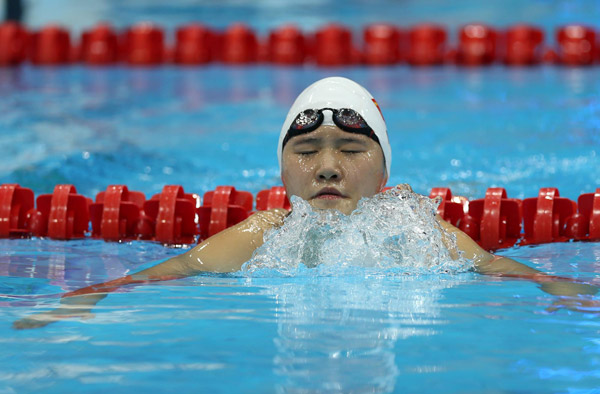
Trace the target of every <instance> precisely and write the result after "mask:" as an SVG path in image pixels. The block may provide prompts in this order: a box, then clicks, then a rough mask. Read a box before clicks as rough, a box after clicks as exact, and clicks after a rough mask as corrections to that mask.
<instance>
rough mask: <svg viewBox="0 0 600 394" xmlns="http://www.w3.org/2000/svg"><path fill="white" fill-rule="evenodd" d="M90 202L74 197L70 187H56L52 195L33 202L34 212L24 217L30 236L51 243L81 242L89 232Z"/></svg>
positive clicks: (43, 195)
mask: <svg viewBox="0 0 600 394" xmlns="http://www.w3.org/2000/svg"><path fill="white" fill-rule="evenodd" d="M91 204H92V200H90V199H89V198H87V197H85V196H82V195H81V194H77V190H76V189H75V186H73V185H56V186H55V187H54V192H53V193H52V194H42V195H40V196H38V197H37V199H36V209H31V210H30V211H29V212H28V214H27V222H28V228H29V230H30V232H31V234H32V235H35V236H38V237H44V236H48V237H50V238H53V239H64V240H67V239H73V238H83V237H85V235H86V232H87V231H88V229H89V206H90V205H91Z"/></svg>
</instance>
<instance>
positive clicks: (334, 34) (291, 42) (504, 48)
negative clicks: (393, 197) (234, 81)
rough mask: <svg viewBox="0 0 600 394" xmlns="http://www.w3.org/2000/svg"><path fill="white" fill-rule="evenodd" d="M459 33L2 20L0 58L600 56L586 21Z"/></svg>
mask: <svg viewBox="0 0 600 394" xmlns="http://www.w3.org/2000/svg"><path fill="white" fill-rule="evenodd" d="M457 33H458V34H457V38H458V40H457V46H456V47H450V46H449V45H448V42H449V36H450V34H449V32H448V30H447V29H446V28H445V27H443V26H440V25H435V24H428V23H423V24H419V25H416V26H412V27H410V28H408V29H405V30H401V29H400V28H399V27H397V26H394V25H391V24H381V23H379V24H372V25H368V26H366V27H365V28H364V29H363V34H362V43H358V42H355V37H353V33H352V30H351V29H350V28H349V27H347V26H344V25H340V24H329V25H326V26H323V27H322V28H320V29H318V30H317V31H316V32H314V33H308V32H302V31H301V30H300V29H299V28H298V27H296V26H291V25H285V26H282V27H281V28H277V29H275V30H273V31H271V32H269V34H268V35H266V36H265V37H259V36H258V35H257V34H256V33H255V32H254V31H253V30H252V29H251V28H250V27H249V26H247V25H245V24H243V23H234V24H232V25H231V26H229V27H228V28H227V29H225V30H224V31H222V32H217V31H215V30H212V29H210V28H209V27H206V26H203V25H201V24H198V23H192V24H188V25H184V26H181V27H179V28H178V29H176V32H175V42H174V44H173V45H172V46H169V45H167V43H166V42H165V32H164V30H163V29H162V28H160V27H159V26H156V25H153V24H151V23H140V24H136V25H134V26H131V27H130V28H128V29H126V30H125V31H124V32H123V33H120V34H119V33H118V32H116V31H115V30H114V29H113V28H112V27H110V26H109V25H107V24H99V25H97V26H96V27H94V28H92V29H90V30H87V31H85V32H83V33H82V35H81V39H80V40H79V41H80V42H79V44H78V45H73V44H72V39H74V37H71V35H70V34H69V32H68V31H67V30H65V29H63V28H61V27H60V26H55V25H49V26H46V27H44V28H42V29H41V30H39V31H34V32H28V31H27V29H26V28H25V27H24V26H22V25H20V24H18V23H15V22H5V23H2V24H0V65H2V66H9V65H18V64H20V63H22V62H24V61H26V60H27V59H28V60H30V61H31V62H32V63H33V64H36V65H60V64H67V63H73V62H84V63H85V64H92V65H107V64H114V63H116V62H119V61H121V62H125V63H127V64H130V65H134V66H156V65H161V64H165V63H175V64H180V65H202V64H207V63H209V62H212V61H220V62H222V63H225V64H234V65H240V64H254V63H256V62H270V63H272V64H283V65H300V64H303V63H304V62H306V61H310V62H314V63H316V64H317V65H320V66H348V65H355V64H366V65H391V64H398V63H408V64H410V65H412V66H432V65H440V64H444V63H452V64H457V65H462V66H484V65H488V64H491V63H495V62H502V63H504V64H506V65H508V66H523V65H532V64H538V63H540V62H546V63H558V64H562V65H567V66H585V65H592V64H597V63H598V62H599V61H600V50H599V49H600V48H599V47H598V43H597V39H596V37H597V32H596V31H595V30H594V29H593V28H592V27H588V26H584V25H577V24H572V25H567V26H562V27H559V28H558V29H556V34H555V43H553V44H550V45H547V46H545V45H544V33H543V32H542V30H541V29H540V28H539V27H535V26H530V25H515V26H511V27H509V28H507V29H505V30H500V29H495V28H493V27H491V26H487V25H483V24H477V23H473V24H466V25H464V26H462V27H461V28H460V29H459V30H458V32H457ZM359 48H360V50H359Z"/></svg>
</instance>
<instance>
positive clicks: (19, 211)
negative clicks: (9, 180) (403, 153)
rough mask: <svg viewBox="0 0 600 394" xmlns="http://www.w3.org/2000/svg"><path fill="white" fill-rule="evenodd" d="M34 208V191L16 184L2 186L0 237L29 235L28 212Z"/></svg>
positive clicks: (0, 195) (0, 192)
mask: <svg viewBox="0 0 600 394" xmlns="http://www.w3.org/2000/svg"><path fill="white" fill-rule="evenodd" d="M31 209H33V192H32V191H31V190H30V189H26V188H23V187H20V186H19V185H16V184H6V185H1V186H0V238H8V237H19V236H22V235H28V234H29V230H28V228H27V223H26V222H27V213H28V212H29V211H30V210H31Z"/></svg>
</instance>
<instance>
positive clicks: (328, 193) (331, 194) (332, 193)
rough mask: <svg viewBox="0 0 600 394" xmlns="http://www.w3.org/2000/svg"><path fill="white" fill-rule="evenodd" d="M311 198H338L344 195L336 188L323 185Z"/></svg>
mask: <svg viewBox="0 0 600 394" xmlns="http://www.w3.org/2000/svg"><path fill="white" fill-rule="evenodd" d="M313 198H315V199H320V200H337V199H340V198H345V196H344V195H343V194H342V193H341V192H340V191H339V190H337V189H336V188H333V187H325V188H323V189H321V190H319V192H318V193H317V194H315V196H314V197H313Z"/></svg>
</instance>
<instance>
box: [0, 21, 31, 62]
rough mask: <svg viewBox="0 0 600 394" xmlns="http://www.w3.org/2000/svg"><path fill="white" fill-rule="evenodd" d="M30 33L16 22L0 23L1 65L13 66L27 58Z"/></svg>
mask: <svg viewBox="0 0 600 394" xmlns="http://www.w3.org/2000/svg"><path fill="white" fill-rule="evenodd" d="M28 44H29V33H27V31H26V30H25V28H24V27H23V26H21V25H20V24H18V23H16V22H6V23H3V24H0V65H8V66H13V65H17V64H20V63H22V62H23V61H25V59H26V58H27V48H28Z"/></svg>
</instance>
